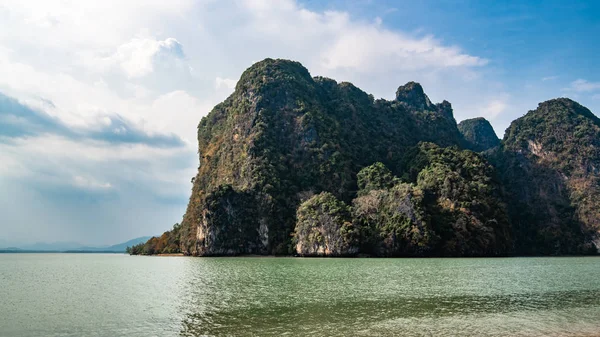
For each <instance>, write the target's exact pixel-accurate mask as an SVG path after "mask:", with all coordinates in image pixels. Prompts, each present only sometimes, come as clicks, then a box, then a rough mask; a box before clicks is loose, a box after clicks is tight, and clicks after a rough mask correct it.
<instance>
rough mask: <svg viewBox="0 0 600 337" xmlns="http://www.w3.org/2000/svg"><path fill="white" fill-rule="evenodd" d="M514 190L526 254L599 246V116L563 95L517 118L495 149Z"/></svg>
mask: <svg viewBox="0 0 600 337" xmlns="http://www.w3.org/2000/svg"><path fill="white" fill-rule="evenodd" d="M490 159H491V160H492V161H493V162H494V163H495V164H496V166H497V167H498V169H499V171H500V172H501V175H502V180H503V183H504V185H505V188H506V190H507V191H508V192H509V199H508V200H510V205H511V214H512V218H513V227H514V229H515V237H516V238H517V240H516V242H515V245H516V248H517V251H518V252H519V253H521V254H567V253H569V254H576V253H585V252H590V251H593V250H596V247H597V243H598V231H599V230H600V180H599V175H598V169H597V168H598V167H600V119H598V118H597V117H596V116H595V115H593V114H592V113H591V112H590V111H589V110H588V109H586V108H585V107H583V106H581V105H580V104H578V103H576V102H574V101H572V100H570V99H567V98H559V99H553V100H550V101H546V102H543V103H540V105H539V106H538V108H537V109H536V110H533V111H529V113H527V114H526V115H525V116H523V117H521V118H519V119H517V120H515V121H514V122H513V123H512V124H511V125H510V127H509V128H508V130H507V131H506V135H505V137H504V140H503V145H502V148H501V149H499V150H498V151H495V152H494V153H492V154H490Z"/></svg>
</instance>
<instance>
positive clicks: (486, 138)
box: [458, 117, 500, 152]
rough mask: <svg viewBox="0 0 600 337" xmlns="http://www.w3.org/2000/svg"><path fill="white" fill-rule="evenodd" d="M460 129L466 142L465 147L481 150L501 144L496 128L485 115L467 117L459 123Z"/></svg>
mask: <svg viewBox="0 0 600 337" xmlns="http://www.w3.org/2000/svg"><path fill="white" fill-rule="evenodd" d="M458 130H459V131H460V133H461V134H462V136H463V138H464V140H465V142H466V144H465V147H467V148H468V149H470V150H473V151H476V152H480V151H485V150H489V149H491V148H493V147H496V146H498V145H500V139H498V136H497V135H496V132H494V128H493V127H492V125H491V124H490V122H488V121H487V119H485V118H483V117H477V118H471V119H465V120H464V121H462V122H460V123H459V124H458Z"/></svg>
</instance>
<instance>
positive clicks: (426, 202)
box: [137, 59, 600, 256]
mask: <svg viewBox="0 0 600 337" xmlns="http://www.w3.org/2000/svg"><path fill="white" fill-rule="evenodd" d="M599 125H600V123H599V122H598V118H596V117H595V116H594V115H593V114H592V113H591V112H590V111H589V110H587V109H585V108H584V107H582V106H580V105H579V104H577V103H575V102H573V101H570V100H567V99H558V100H552V101H548V102H545V103H542V104H540V107H539V108H538V109H537V110H535V111H532V112H529V113H528V114H527V115H526V116H524V117H523V118H520V119H519V120H517V121H515V122H513V124H512V125H511V127H510V128H509V129H508V130H507V133H506V136H505V138H504V140H503V141H502V143H500V144H498V139H497V137H496V135H495V134H494V132H493V129H492V128H491V126H490V125H489V123H488V122H487V121H485V120H484V119H474V120H469V121H465V122H463V123H461V126H460V128H459V127H458V126H457V124H456V121H455V119H454V117H453V111H452V107H451V105H450V103H448V102H447V101H443V102H442V103H438V104H434V103H432V102H431V101H430V99H429V98H428V97H427V95H426V94H425V92H424V90H423V88H422V87H421V85H419V84H418V83H415V82H409V83H407V84H406V85H404V86H401V87H399V88H398V89H397V91H396V97H395V99H394V100H391V101H388V100H383V99H378V100H375V99H374V98H373V96H372V95H369V94H367V93H365V92H363V91H361V90H360V89H358V88H356V87H355V86H353V85H352V84H350V83H345V82H342V83H337V82H336V81H334V80H331V79H327V78H323V77H311V75H310V74H309V72H308V71H307V70H306V69H305V68H304V67H303V66H302V65H301V64H299V63H297V62H292V61H287V60H273V59H266V60H264V61H261V62H258V63H256V64H254V65H253V66H251V67H250V68H248V69H247V70H246V71H245V72H244V73H243V74H242V76H241V78H240V80H239V82H238V84H237V86H236V89H235V91H234V93H233V94H232V95H231V96H229V97H228V98H227V99H226V100H225V101H224V102H222V103H220V104H219V105H217V106H215V107H214V109H213V110H212V111H211V112H210V113H209V114H208V115H207V116H206V117H204V118H202V120H201V121H200V124H199V125H198V153H199V167H198V173H197V175H196V177H195V178H194V179H193V187H192V194H191V196H190V200H189V204H188V207H187V211H186V213H185V215H184V217H183V221H182V223H181V226H178V227H177V230H176V231H175V230H173V231H171V232H167V233H165V234H164V235H163V237H164V238H163V239H164V240H163V239H161V242H162V241H164V242H167V243H174V242H177V243H178V244H179V248H180V251H181V252H183V253H185V254H189V255H197V256H210V255H238V254H296V253H297V254H300V255H316V256H324V255H325V256H346V255H356V254H361V253H364V254H371V255H379V256H439V255H441V256H448V255H452V256H488V255H507V254H515V253H516V254H562V253H583V252H591V251H594V250H595V247H594V242H596V243H598V239H597V237H598V229H599V227H600V224H599V221H600V220H599V219H600V214H599V212H600V211H599V209H600V207H598V206H599V205H598V202H599V200H600V198H599V197H600V192H599V188H598V186H599V185H598V177H599V176H600V172H599V171H598V170H599V168H600V163H599V158H600V156H599V153H598V151H599V147H598V146H600V143H599V141H600V134H599ZM459 129H460V130H459ZM461 131H462V133H461ZM463 148H468V149H471V150H474V151H476V152H479V151H484V150H486V151H485V152H484V153H485V157H484V156H483V155H480V154H477V153H474V152H472V151H463V150H462V149H463ZM488 160H489V161H488ZM374 163H377V164H374ZM490 163H492V164H493V165H492V164H490ZM161 238H162V237H161ZM151 241H152V240H151ZM151 241H149V244H150V242H151ZM154 241H156V240H154ZM154 241H152V242H154ZM155 246H156V245H155ZM161 247H162V245H161ZM169 247H171V248H170V249H171V250H172V245H171V244H169ZM137 251H142V252H145V253H156V252H160V251H158V250H156V249H154V248H153V247H142V248H140V249H137Z"/></svg>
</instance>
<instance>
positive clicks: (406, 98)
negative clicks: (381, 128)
mask: <svg viewBox="0 0 600 337" xmlns="http://www.w3.org/2000/svg"><path fill="white" fill-rule="evenodd" d="M396 100H397V101H398V102H402V103H404V104H406V105H408V106H410V107H412V108H414V109H415V110H435V108H434V105H433V103H431V101H430V100H429V97H427V95H425V92H424V91H423V87H422V86H421V85H420V84H419V83H416V82H408V83H406V84H405V85H402V86H400V87H398V90H396Z"/></svg>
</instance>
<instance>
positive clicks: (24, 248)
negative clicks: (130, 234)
mask: <svg viewBox="0 0 600 337" xmlns="http://www.w3.org/2000/svg"><path fill="white" fill-rule="evenodd" d="M150 238H151V236H142V237H139V238H135V239H131V240H129V241H127V242H123V243H119V244H116V245H112V246H101V247H88V246H84V245H82V244H80V243H76V242H52V243H47V242H36V243H33V244H25V245H18V246H16V247H15V245H12V246H11V247H7V248H4V247H0V251H5V252H7V251H14V252H31V251H39V252H65V251H81V252H125V249H126V248H127V247H129V246H134V245H137V244H139V243H142V242H146V241H148V240H149V239H150Z"/></svg>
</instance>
